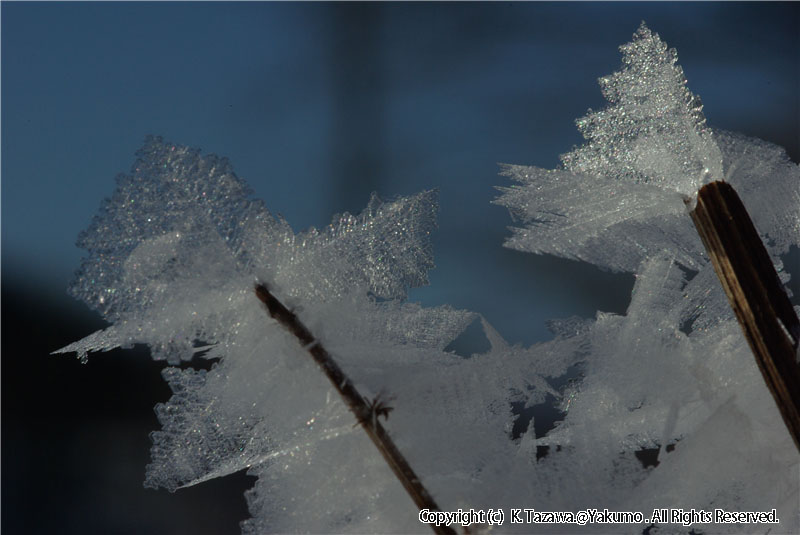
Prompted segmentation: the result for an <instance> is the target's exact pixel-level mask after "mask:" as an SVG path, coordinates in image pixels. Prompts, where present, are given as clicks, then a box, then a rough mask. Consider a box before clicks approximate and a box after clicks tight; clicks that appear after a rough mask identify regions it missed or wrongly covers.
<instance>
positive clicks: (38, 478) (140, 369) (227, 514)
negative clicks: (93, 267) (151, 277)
mask: <svg viewBox="0 0 800 535" xmlns="http://www.w3.org/2000/svg"><path fill="white" fill-rule="evenodd" d="M22 280H23V279H22V278H16V277H14V278H12V277H9V276H8V274H5V273H4V276H3V283H2V296H0V297H1V298H2V321H3V336H2V347H1V348H0V351H1V352H2V357H3V358H2V377H3V387H2V407H3V416H2V440H3V444H2V472H3V477H2V496H3V506H2V514H3V517H2V531H3V533H4V534H6V535H12V534H55V533H59V534H71V533H76V534H78V533H80V534H90V533H109V534H128V533H129V534H142V533H153V534H155V533H163V534H176V535H177V534H209V535H210V534H220V535H223V534H228V533H230V534H234V533H239V522H240V521H242V520H244V519H245V518H247V517H248V516H249V515H248V513H247V507H246V504H245V499H244V496H243V493H244V491H245V490H246V489H248V488H250V487H252V485H253V482H254V481H255V478H252V477H247V476H245V475H244V474H243V473H239V474H236V475H234V476H231V477H227V478H223V479H218V480H214V481H211V482H208V483H206V484H203V485H198V486H196V487H192V488H189V489H182V490H179V491H177V492H176V493H174V494H170V493H168V492H167V491H165V490H158V491H155V490H152V489H145V488H144V487H143V486H142V482H143V481H144V473H145V466H146V465H147V464H148V463H149V462H150V439H149V433H150V432H151V431H154V430H156V429H159V428H160V425H159V423H158V421H157V419H156V416H155V413H154V412H153V405H154V404H155V403H156V402H163V401H166V400H167V399H168V398H169V396H170V395H171V392H170V390H169V387H168V386H167V384H166V383H165V382H164V381H163V379H162V378H161V370H162V369H163V368H164V364H163V363H156V362H154V361H153V360H151V359H150V356H149V354H148V352H147V350H146V349H144V348H140V347H137V348H135V349H132V350H125V351H123V350H115V351H111V352H109V353H101V354H96V355H94V356H93V357H92V358H91V359H90V360H89V363H88V364H81V363H80V362H79V361H78V359H77V358H76V357H75V355H49V353H50V352H51V351H53V350H55V349H58V348H60V347H63V346H64V345H66V344H68V343H70V342H72V341H75V340H78V339H80V338H82V337H83V336H86V335H87V334H89V333H91V332H93V331H95V330H97V329H100V328H103V327H104V326H105V325H104V324H103V322H102V321H101V320H100V319H99V318H98V316H97V315H95V314H93V313H91V312H90V311H89V310H88V309H87V308H86V307H85V306H84V305H83V304H81V303H78V302H76V301H74V300H72V299H71V298H69V297H68V296H67V295H66V294H65V293H63V292H62V293H61V294H55V295H54V294H52V293H49V292H42V291H41V287H37V286H35V285H33V284H31V282H30V281H27V283H24V282H22Z"/></svg>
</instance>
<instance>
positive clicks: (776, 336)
mask: <svg viewBox="0 0 800 535" xmlns="http://www.w3.org/2000/svg"><path fill="white" fill-rule="evenodd" d="M690 214H691V217H692V221H694V224H695V227H697V232H698V233H699V234H700V238H701V239H702V240H703V244H704V245H705V247H706V250H707V251H708V256H709V257H711V262H712V263H713V265H714V269H715V270H716V272H717V276H718V277H719V280H720V282H721V283H722V287H723V288H724V289H725V294H726V295H727V296H728V301H729V302H730V304H731V307H732V308H733V311H734V313H735V314H736V318H737V319H738V320H739V324H740V325H741V327H742V330H743V331H744V335H745V338H747V342H748V343H749V344H750V349H752V351H753V355H754V356H755V359H756V362H757V363H758V367H759V369H760V370H761V374H762V375H763V377H764V381H765V382H766V383H767V387H768V388H769V390H770V392H771V393H772V396H773V397H774V398H775V403H777V405H778V409H780V412H781V416H783V421H784V423H785V424H786V427H787V429H788V430H789V434H791V435H792V439H794V443H795V445H796V446H797V448H798V450H800V365H798V363H797V360H796V359H797V354H796V352H797V348H798V341H799V340H800V320H798V318H797V314H795V311H794V309H793V308H792V304H791V302H790V301H789V298H788V297H787V295H786V293H785V292H784V290H783V286H782V284H781V282H780V279H779V278H778V274H777V273H776V272H775V268H774V267H773V265H772V260H771V259H770V257H769V254H768V253H767V250H766V248H765V247H764V244H763V243H762V242H761V239H760V238H759V235H758V232H757V231H756V229H755V226H754V225H753V222H752V220H751V219H750V216H749V215H748V213H747V210H746V209H745V207H744V205H743V204H742V201H741V199H739V196H738V195H737V194H736V191H735V190H734V189H733V187H732V186H731V185H730V184H728V183H727V182H721V181H719V182H712V183H710V184H707V185H705V186H703V187H702V188H701V189H700V191H699V192H698V194H697V206H696V207H695V209H694V210H692V211H691V213H690Z"/></svg>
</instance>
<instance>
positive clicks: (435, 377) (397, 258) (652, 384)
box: [61, 25, 800, 534]
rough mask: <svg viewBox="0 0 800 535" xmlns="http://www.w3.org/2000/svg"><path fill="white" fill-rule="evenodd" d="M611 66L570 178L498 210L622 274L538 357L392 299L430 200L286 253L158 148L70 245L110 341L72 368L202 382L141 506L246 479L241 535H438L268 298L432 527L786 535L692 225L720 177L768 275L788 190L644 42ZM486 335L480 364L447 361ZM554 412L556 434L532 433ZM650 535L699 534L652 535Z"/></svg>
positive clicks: (766, 440) (652, 41) (187, 387)
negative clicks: (454, 516) (536, 514)
mask: <svg viewBox="0 0 800 535" xmlns="http://www.w3.org/2000/svg"><path fill="white" fill-rule="evenodd" d="M622 51H623V68H622V70H621V71H620V72H619V73H615V74H613V75H611V76H609V77H606V78H604V79H602V81H601V85H602V87H603V92H604V94H605V96H606V98H607V99H608V100H609V103H610V104H609V106H608V107H607V108H606V109H605V110H602V111H600V112H590V114H589V115H588V116H587V117H585V118H584V119H581V120H579V128H580V129H581V131H582V132H583V133H584V136H585V137H586V139H587V143H586V145H584V146H582V147H579V148H576V149H575V150H573V151H572V152H570V153H568V154H567V155H565V156H564V157H563V163H564V164H563V167H562V168H560V169H556V170H543V169H539V168H534V167H523V166H507V167H506V168H505V174H507V175H508V176H510V177H512V178H513V179H514V180H515V181H516V182H518V184H517V185H514V186H511V187H509V188H503V191H504V193H503V195H502V197H501V198H500V199H499V200H498V201H497V202H499V203H500V204H503V205H505V206H507V207H508V208H509V210H510V211H511V214H512V216H513V217H514V218H515V220H517V221H521V222H522V224H523V225H524V227H522V228H518V229H514V235H513V237H511V238H510V239H509V240H508V242H507V245H508V246H510V247H514V248H517V249H520V250H523V251H530V252H535V253H549V254H555V255H559V256H564V257H568V258H573V259H580V260H584V261H588V262H591V263H594V264H596V265H598V266H600V267H603V268H606V269H612V270H621V271H629V272H633V273H635V275H636V284H635V287H634V290H633V296H632V300H631V304H630V307H629V308H628V311H627V314H625V315H615V314H607V313H598V315H597V318H596V319H595V320H583V319H579V318H572V319H568V320H559V321H554V322H552V324H551V330H552V331H553V333H554V338H553V340H551V341H549V342H545V343H541V344H537V345H534V346H532V347H530V348H523V347H519V346H511V345H509V344H508V343H507V342H505V341H504V340H503V339H502V337H501V336H500V335H499V334H498V333H497V331H496V330H495V329H494V328H492V326H490V325H489V324H488V323H486V322H485V320H483V319H482V318H480V316H479V315H477V314H474V313H471V312H467V311H460V310H454V309H452V308H450V307H447V306H441V307H436V308H423V307H421V306H419V305H416V304H413V303H408V302H406V301H405V297H406V295H407V290H408V288H409V287H412V286H416V285H420V284H424V283H425V282H426V280H427V271H428V270H429V269H430V268H431V267H432V266H433V262H432V251H431V246H430V239H429V238H430V236H429V235H430V232H431V230H432V228H433V226H434V224H435V212H436V196H435V194H434V193H433V192H423V193H420V194H418V195H416V196H412V197H407V198H400V199H397V200H395V201H393V202H382V201H380V199H378V198H377V197H375V196H373V198H372V199H371V200H370V201H369V203H368V205H367V208H366V209H365V210H364V211H363V212H362V213H361V214H359V215H357V216H354V215H350V214H344V215H341V216H336V217H334V219H333V222H332V224H331V225H330V226H328V227H327V228H325V229H322V230H315V229H311V230H309V231H307V232H304V233H300V234H295V233H294V232H293V231H292V230H291V228H290V227H289V225H288V224H287V223H286V222H285V221H283V220H281V219H280V218H276V217H274V216H272V215H271V214H270V213H269V212H268V211H267V209H266V208H265V207H264V205H263V203H261V202H260V201H255V200H252V199H251V198H250V191H249V189H248V188H247V186H246V185H245V183H244V182H243V181H242V180H240V179H239V178H238V177H236V175H234V174H233V172H232V170H231V167H230V165H229V164H228V162H227V161H226V160H224V159H221V158H217V157H215V156H213V155H203V154H201V153H200V152H199V151H197V150H193V149H188V148H186V147H182V146H179V145H173V144H170V143H166V142H164V141H163V140H162V139H160V138H149V139H148V140H147V141H146V143H145V146H144V147H143V148H142V150H141V151H140V152H139V153H138V159H137V160H136V163H135V164H134V167H133V170H132V172H131V173H130V174H128V175H120V177H118V179H117V189H116V191H115V193H114V195H113V196H112V197H111V198H110V199H108V200H107V201H105V202H104V204H103V206H102V207H101V210H100V213H99V214H98V215H97V216H96V217H95V219H94V220H93V221H92V224H91V226H90V227H89V229H88V230H87V231H85V232H84V233H82V234H81V237H80V239H79V244H80V246H81V247H83V248H85V249H86V250H87V251H88V253H89V255H88V257H87V258H86V259H85V260H84V261H83V264H82V266H81V268H80V270H79V272H78V276H77V279H76V281H75V283H74V284H73V286H72V287H71V292H72V294H73V295H75V296H76V297H78V298H80V299H82V300H84V301H85V302H87V303H88V304H89V305H90V306H91V307H93V308H95V309H97V310H98V311H99V312H100V313H101V314H102V315H103V316H104V317H105V318H106V319H107V320H109V321H110V322H111V323H112V325H111V326H110V327H109V328H107V329H105V330H103V331H100V332H98V333H94V334H92V335H90V336H88V337H86V338H85V339H84V340H81V341H79V342H76V343H74V344H71V345H70V346H67V347H66V348H64V349H62V350H61V351H62V352H68V351H75V352H78V353H79V355H81V356H82V357H83V358H85V357H86V354H87V353H88V352H90V351H104V350H108V349H111V348H114V347H119V346H122V347H125V346H130V345H132V344H135V343H144V344H147V345H149V346H150V348H151V350H152V354H153V356H154V358H158V359H165V360H166V361H167V362H168V363H169V364H172V365H175V364H179V363H181V362H182V361H189V362H191V361H192V360H193V359H211V360H212V361H213V362H214V364H213V366H212V367H211V368H210V370H208V371H205V370H196V369H193V368H192V367H191V366H189V367H183V368H182V367H178V366H169V367H167V368H166V369H165V371H164V378H165V379H166V380H167V381H168V382H169V384H170V386H171V388H172V390H173V396H172V398H171V399H170V400H169V401H168V402H167V403H165V404H162V405H159V406H158V407H157V412H158V417H159V420H160V422H161V424H162V429H161V430H159V431H156V432H155V433H153V449H152V463H151V464H150V465H149V466H148V467H147V477H146V485H148V486H153V487H164V488H167V489H169V490H175V489H178V488H180V487H185V486H189V485H194V484H197V483H201V482H203V481H206V480H209V479H212V478H215V477H220V476H224V475H227V474H231V473H233V472H236V471H239V470H243V469H247V470H248V471H249V473H250V474H252V475H255V476H257V477H258V479H257V482H256V484H255V487H254V488H253V489H252V490H250V491H249V492H248V494H247V498H248V504H249V507H250V511H251V514H252V518H251V519H249V520H247V521H245V522H244V523H243V525H242V529H243V531H244V532H245V533H254V534H255V533H265V532H290V531H292V532H362V533H363V532H373V533H374V532H404V533H405V532H414V533H417V532H426V531H427V530H428V528H427V527H426V526H424V525H421V524H420V523H419V521H418V520H417V511H416V508H415V506H414V504H413V503H412V502H411V500H410V499H409V498H408V497H407V495H406V494H405V492H404V490H403V488H402V486H401V485H400V484H399V483H398V482H397V480H396V479H395V477H394V476H393V474H392V473H391V471H390V470H389V468H388V467H387V465H386V463H385V462H384V461H383V459H382V458H381V456H380V454H379V453H378V452H377V450H376V449H375V448H374V447H373V445H372V444H371V443H370V441H369V440H368V438H367V437H366V435H365V434H364V433H363V432H362V431H361V429H360V428H359V427H358V426H354V425H353V424H354V423H356V419H355V417H354V416H353V415H352V414H351V413H350V412H349V411H348V410H347V408H346V406H345V405H344V403H343V402H342V400H341V399H339V396H338V394H337V393H336V391H335V390H334V389H333V388H332V386H331V385H330V384H329V382H328V379H327V378H325V377H324V375H323V374H322V373H321V372H320V371H319V369H318V368H317V365H316V364H315V363H314V362H313V361H312V359H311V358H310V357H309V355H308V354H307V353H306V352H305V351H304V349H303V348H302V347H300V345H299V344H298V342H297V340H296V339H295V338H294V337H293V336H292V335H291V334H290V333H289V332H287V331H286V330H285V329H284V328H282V327H281V326H280V325H279V324H278V323H276V322H275V321H273V320H272V319H270V318H269V316H268V314H267V312H266V311H265V309H264V308H263V306H262V305H261V303H260V302H259V300H258V299H257V298H256V296H255V294H254V292H253V285H254V283H255V282H256V281H260V282H264V283H266V284H268V285H269V287H270V289H271V290H272V291H273V292H274V293H275V294H276V296H277V297H278V298H279V299H281V300H282V301H283V302H284V303H285V304H286V305H287V306H289V307H290V308H292V309H293V310H294V311H295V312H296V313H297V314H298V315H299V317H300V318H301V320H302V321H303V322H304V323H305V324H306V325H307V326H308V327H309V329H310V330H311V332H312V333H314V335H315V336H316V337H317V338H318V340H320V341H321V342H322V343H324V345H325V347H326V348H327V349H328V350H329V352H330V353H331V354H332V355H333V356H334V358H335V359H336V361H337V362H338V364H339V365H340V366H341V367H342V369H343V370H344V372H345V373H346V374H347V375H348V376H349V377H350V379H351V380H352V381H353V382H354V384H355V385H356V386H357V388H358V389H359V390H360V391H361V392H362V393H363V394H364V395H365V396H367V397H368V398H369V399H375V397H376V396H378V395H382V394H383V395H386V396H389V398H390V399H391V404H392V406H393V408H394V409H395V410H394V411H393V412H391V418H390V419H389V420H388V421H387V422H386V426H387V429H388V430H389V432H390V433H391V435H392V437H393V438H394V440H395V442H396V444H397V446H398V448H399V449H400V451H401V452H402V453H403V454H404V455H405V457H406V458H407V459H408V461H409V463H410V464H411V466H412V467H413V469H414V470H415V472H416V473H417V474H418V475H419V477H420V479H421V480H422V482H423V484H424V485H425V486H426V487H427V489H428V490H429V491H430V492H431V494H432V495H433V497H434V498H435V499H436V501H437V502H438V503H439V505H440V506H441V507H442V508H443V509H445V510H456V509H458V508H463V509H469V508H476V509H481V508H484V509H487V508H497V507H502V508H505V509H506V511H507V510H508V508H509V507H523V508H530V507H535V508H536V509H538V510H549V511H573V512H575V511H578V510H580V509H585V508H590V507H593V508H599V509H601V510H602V509H603V508H607V509H609V510H615V511H641V512H644V513H645V515H646V516H649V515H650V513H651V511H652V510H653V509H655V508H663V507H667V508H678V507H682V508H685V509H691V508H695V509H713V508H715V507H721V508H726V509H728V510H732V511H740V510H747V511H754V510H755V511H758V510H764V511H769V510H771V509H773V508H776V509H777V511H778V516H779V518H780V519H781V523H780V524H779V525H777V526H771V528H772V531H771V533H792V532H797V530H798V529H799V528H800V523H799V522H798V510H800V509H799V508H798V503H799V502H798V500H800V492H799V491H798V486H799V485H798V480H799V479H798V475H800V472H798V470H800V464H798V456H797V451H796V449H795V447H794V444H793V443H792V440H791V438H790V437H789V435H788V433H787V431H786V429H785V427H784V426H783V423H782V421H781V418H780V415H779V413H778V411H777V409H776V407H775V404H774V402H773V400H772V398H771V397H770V394H769V392H768V391H767V389H766V387H765V385H764V383H763V380H762V379H761V377H760V374H759V373H758V370H757V369H756V366H755V363H754V361H753V358H752V355H751V354H750V350H749V348H748V347H747V344H746V343H745V341H744V338H743V336H742V334H741V332H740V329H739V326H738V324H737V322H736V321H735V319H734V317H733V314H732V312H731V311H730V308H729V306H728V304H727V302H726V300H725V296H724V294H723V292H722V290H721V288H720V286H719V283H718V281H717V279H716V275H715V273H714V271H713V268H712V267H711V265H710V264H709V262H708V260H707V258H706V256H705V253H704V251H703V248H702V244H701V243H700V240H699V238H698V237H697V234H696V232H695V230H694V228H693V227H692V224H691V221H690V219H689V216H688V215H687V213H686V211H687V208H686V205H685V203H686V202H688V203H690V204H691V196H692V195H693V194H694V192H695V191H696V189H697V188H698V187H699V186H700V185H702V184H703V183H705V182H707V181H709V180H714V179H721V178H723V177H724V178H725V179H727V180H729V181H730V182H731V183H732V184H733V185H734V186H735V187H736V189H737V190H738V192H739V194H740V195H741V196H742V198H743V200H744V203H745V205H746V206H747V207H748V209H749V210H750V212H751V214H752V216H753V219H754V221H755V223H756V226H757V228H758V229H759V231H760V232H761V233H762V235H763V236H764V237H765V239H766V243H767V245H768V249H769V251H770V254H772V255H773V258H774V259H775V261H776V264H777V263H779V261H780V259H779V255H781V254H783V253H785V252H786V251H787V250H788V248H789V247H790V246H792V245H797V244H798V236H800V171H799V170H798V167H797V165H795V164H793V163H791V162H790V161H789V160H788V158H787V157H786V155H785V153H783V152H782V151H781V150H780V149H779V148H777V147H774V146H772V145H769V144H767V143H765V142H761V141H758V140H753V139H749V138H745V137H743V136H739V135H736V134H730V133H726V132H720V131H715V130H712V129H710V128H709V127H708V126H706V124H705V119H704V118H703V115H702V113H701V107H700V104H699V100H698V99H697V98H696V97H695V96H694V95H692V94H691V93H690V92H689V91H688V89H687V88H686V83H685V80H684V78H683V73H682V70H681V69H680V67H679V66H677V64H676V55H675V52H674V51H672V50H669V49H667V47H666V45H664V43H663V42H662V41H661V40H660V39H659V37H658V35H656V34H654V33H652V32H650V30H649V29H647V27H646V26H644V25H643V26H642V27H641V28H640V29H639V30H638V31H637V32H636V34H635V35H634V40H633V42H632V43H630V44H628V45H625V46H624V47H622ZM783 280H784V282H785V281H786V280H788V274H787V273H786V270H784V273H783ZM476 321H480V322H481V325H482V327H483V332H484V333H485V335H486V338H487V340H488V343H489V350H488V351H486V352H485V353H483V354H477V355H472V356H470V357H462V356H458V355H456V354H454V353H450V352H448V351H446V350H445V348H447V346H448V345H449V344H450V343H451V342H452V341H453V340H455V339H456V338H457V337H458V336H459V335H460V334H461V333H462V332H463V331H464V329H465V328H466V327H467V326H468V325H470V324H472V323H473V322H476ZM545 404H551V405H553V404H555V406H556V409H557V410H558V414H559V417H558V422H557V423H556V425H555V426H554V427H552V428H548V426H545V425H542V423H541V422H540V421H539V420H538V418H539V416H537V415H536V414H537V413H535V412H534V417H533V419H530V421H527V422H526V421H524V420H523V419H522V418H521V415H522V414H529V413H530V410H531V408H532V407H538V406H543V405H545ZM643 455H650V459H651V460H650V463H649V465H648V466H644V465H643V463H642V458H643ZM576 527H577V526H575V525H554V524H546V525H532V524H510V523H508V521H507V522H506V524H504V525H503V526H499V527H495V528H494V530H495V531H498V532H514V531H517V532H531V531H539V532H547V533H551V532H559V531H560V532H574V531H576ZM646 527H647V526H646V525H631V524H627V525H618V526H611V525H608V524H594V525H592V524H590V525H587V526H584V527H582V528H580V529H581V531H586V532H601V533H607V532H630V533H641V532H642V530H643V529H645V528H646ZM694 527H695V529H697V530H699V531H702V532H703V533H717V532H725V533H728V532H740V533H750V532H753V526H750V525H736V524H731V525H702V526H694ZM662 528H663V529H667V530H668V531H669V532H670V533H672V532H689V530H690V529H692V527H690V526H680V525H676V524H670V525H667V526H664V525H662V526H657V527H655V528H654V529H653V531H651V533H655V532H659V533H660V532H662V531H658V530H659V529H662ZM471 529H472V532H477V528H476V527H475V526H473V527H472V528H471ZM762 531H766V530H762Z"/></svg>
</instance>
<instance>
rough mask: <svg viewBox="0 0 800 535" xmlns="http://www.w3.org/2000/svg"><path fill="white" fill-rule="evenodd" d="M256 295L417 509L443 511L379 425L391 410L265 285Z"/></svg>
mask: <svg viewBox="0 0 800 535" xmlns="http://www.w3.org/2000/svg"><path fill="white" fill-rule="evenodd" d="M255 291H256V296H258V298H259V299H260V300H261V302H263V303H264V304H265V305H266V306H267V311H269V315H270V316H272V317H273V318H274V319H275V320H277V321H278V323H280V324H281V325H283V326H284V327H285V328H286V329H287V330H288V331H289V332H290V333H292V334H293V335H294V336H295V338H297V340H298V341H299V342H300V345H301V346H302V347H304V348H305V349H306V350H307V351H308V352H309V353H310V354H311V356H312V357H314V360H315V361H316V362H317V364H319V366H320V368H322V371H323V372H325V375H327V377H328V379H330V381H331V383H332V384H333V386H334V388H336V390H337V391H338V392H339V394H340V395H341V396H342V398H343V399H344V401H345V403H347V406H348V407H349V408H350V410H351V411H352V412H353V414H355V416H356V419H357V420H358V421H357V424H356V425H358V424H361V426H362V427H363V428H364V431H366V433H367V435H368V436H369V438H370V439H372V442H373V443H374V444H375V446H376V447H377V448H378V451H380V452H381V455H383V458H384V459H386V462H387V463H388V464H389V466H390V467H391V469H392V471H393V472H394V474H395V475H396V476H397V479H399V480H400V482H401V483H402V484H403V487H405V489H406V492H408V494H409V496H411V499H412V500H414V503H415V504H416V505H417V507H418V508H419V509H429V510H430V511H441V509H440V508H439V506H438V505H437V504H436V502H435V501H434V500H433V498H432V497H431V495H430V493H429V492H428V491H427V489H426V488H425V487H424V486H423V485H422V482H421V481H420V480H419V478H418V477H417V475H416V474H415V473H414V470H412V469H411V466H410V465H409V464H408V461H406V459H405V457H403V454H402V453H400V450H398V449H397V446H395V444H394V441H392V439H391V437H389V434H388V433H387V432H386V430H385V429H384V428H383V426H382V425H381V423H380V422H379V421H378V417H379V416H383V417H384V418H388V415H389V411H390V410H392V409H391V407H386V406H385V404H383V402H382V401H381V399H380V396H378V397H377V398H376V399H374V400H372V401H370V400H369V399H368V398H365V397H364V396H362V395H361V394H359V392H358V390H357V389H356V387H355V386H354V385H353V383H352V382H351V381H350V379H349V378H348V377H347V375H345V373H344V372H343V371H342V369H341V368H339V365H338V364H336V361H334V360H333V357H331V355H330V353H328V351H327V350H326V349H325V348H324V347H323V345H322V343H321V342H320V341H319V340H317V339H316V338H315V337H314V336H313V335H312V334H311V331H309V330H308V328H307V327H306V326H305V325H304V324H303V322H301V321H300V319H299V318H298V317H297V316H296V315H295V314H294V313H293V312H291V311H290V310H289V309H287V308H286V307H285V306H284V305H283V303H281V302H280V301H279V300H278V299H277V298H276V297H275V296H274V295H272V293H271V292H270V291H269V288H268V287H267V286H266V285H265V284H263V283H261V284H256V287H255ZM430 526H431V529H433V531H434V533H437V534H441V535H456V532H455V530H453V529H452V528H450V527H449V526H437V525H435V524H431V525H430Z"/></svg>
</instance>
